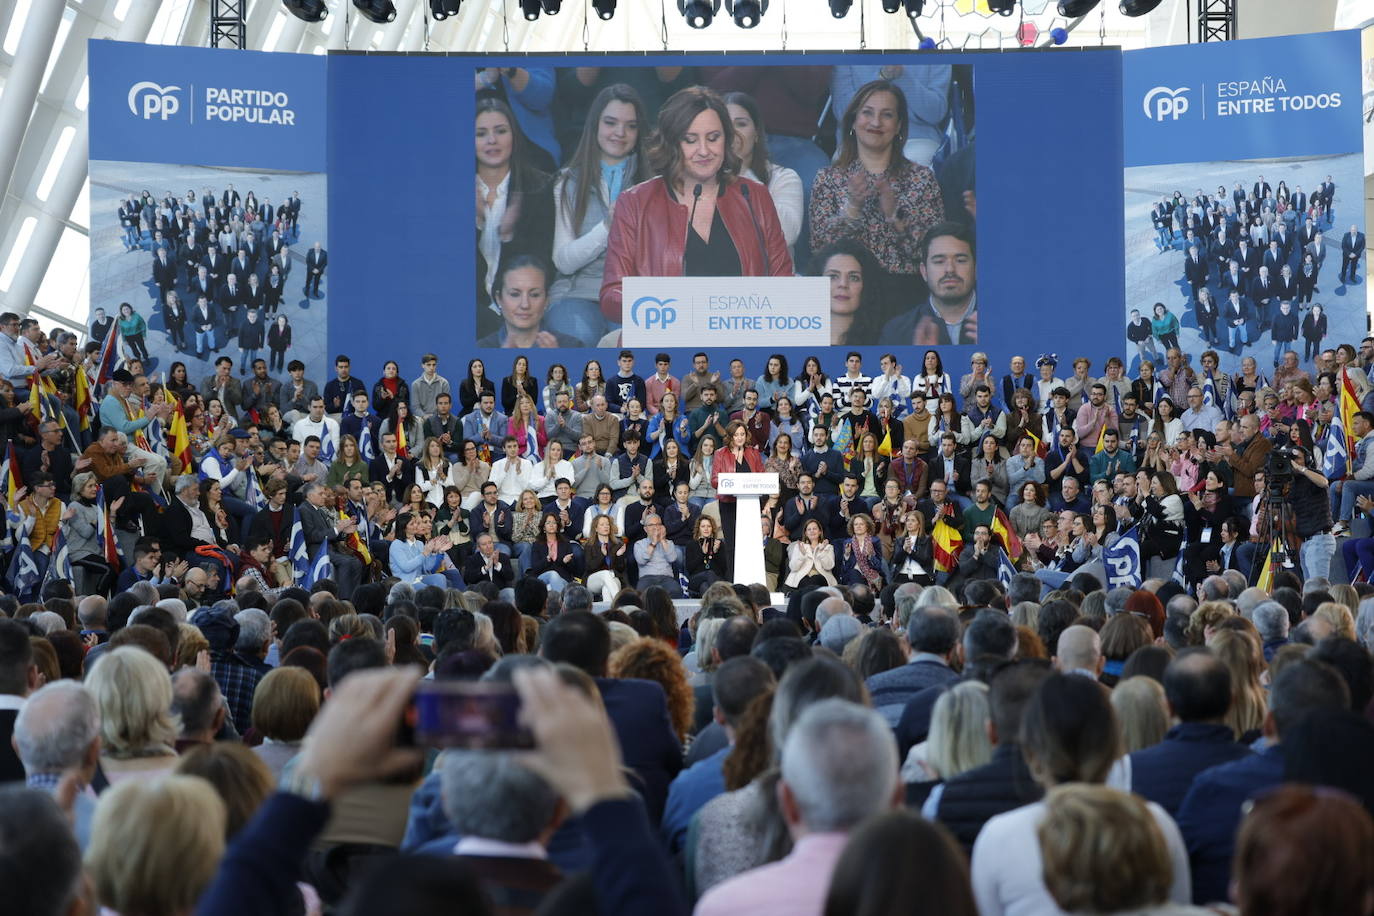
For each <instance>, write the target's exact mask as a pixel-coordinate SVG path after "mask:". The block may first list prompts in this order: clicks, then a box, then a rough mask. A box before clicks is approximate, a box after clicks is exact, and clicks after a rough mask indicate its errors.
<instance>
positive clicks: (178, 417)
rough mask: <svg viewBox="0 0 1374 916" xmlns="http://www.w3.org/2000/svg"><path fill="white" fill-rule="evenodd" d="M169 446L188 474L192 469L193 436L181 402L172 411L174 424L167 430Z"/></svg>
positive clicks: (183, 470) (183, 471)
mask: <svg viewBox="0 0 1374 916" xmlns="http://www.w3.org/2000/svg"><path fill="white" fill-rule="evenodd" d="M167 444H168V446H169V447H170V448H171V449H172V454H173V455H174V456H175V457H176V459H177V460H178V461H180V462H181V467H182V473H188V472H189V471H190V470H191V468H192V458H191V434H190V431H189V430H187V428H186V411H185V410H183V409H182V406H181V402H180V401H177V402H176V409H175V410H173V411H172V422H171V423H170V424H169V425H168V428H167Z"/></svg>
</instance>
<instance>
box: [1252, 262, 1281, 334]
mask: <svg viewBox="0 0 1374 916" xmlns="http://www.w3.org/2000/svg"><path fill="white" fill-rule="evenodd" d="M1278 293H1279V288H1278V284H1276V283H1275V282H1274V280H1273V278H1272V277H1271V276H1270V269H1269V267H1268V266H1265V267H1261V268H1260V269H1259V276H1257V277H1255V279H1254V281H1253V282H1251V284H1250V290H1249V299H1250V303H1251V305H1253V306H1254V316H1253V317H1254V319H1255V320H1256V321H1258V322H1259V329H1260V330H1261V331H1265V330H1268V329H1269V316H1270V309H1269V306H1270V305H1271V300H1272V304H1274V305H1277V304H1278V303H1277V300H1276V298H1275V297H1276V296H1278Z"/></svg>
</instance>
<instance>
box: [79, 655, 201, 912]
mask: <svg viewBox="0 0 1374 916" xmlns="http://www.w3.org/2000/svg"><path fill="white" fill-rule="evenodd" d="M116 651H119V650H116ZM128 651H130V652H140V653H142V654H143V655H147V653H146V652H142V650H140V649H129V650H128ZM147 657H148V658H149V659H151V658H152V656H147ZM107 658H108V657H107ZM106 660H107V659H102V660H101V662H100V664H104V663H105V661H106ZM96 667H97V669H98V668H99V665H97V666H96ZM169 692H170V682H169ZM173 762H175V758H173ZM225 823H226V817H225V810H224V803H223V802H222V801H220V797H219V796H218V795H217V794H216V793H215V789H214V787H213V786H212V785H210V783H208V782H206V781H205V780H204V779H199V778H196V777H193V776H170V775H169V776H166V777H164V778H163V779H158V780H147V781H137V782H126V783H123V784H122V785H116V786H113V787H112V788H110V789H109V790H107V791H106V792H105V793H104V794H103V795H101V796H100V804H99V805H97V807H96V810H95V818H94V819H93V820H92V822H91V842H90V845H89V846H88V847H87V848H86V871H87V873H88V874H89V875H90V878H91V882H92V883H93V884H94V885H95V890H96V893H97V895H98V896H99V898H100V902H101V903H102V904H103V905H104V907H105V911H107V912H114V913H122V914H125V916H183V914H186V913H190V912H191V911H192V910H193V909H194V908H195V905H196V901H197V900H199V899H200V896H201V894H202V893H204V891H205V889H206V888H208V887H209V886H210V882H211V881H212V880H213V879H214V877H215V872H216V871H217V870H218V869H219V861H220V857H221V856H223V854H224V833H225Z"/></svg>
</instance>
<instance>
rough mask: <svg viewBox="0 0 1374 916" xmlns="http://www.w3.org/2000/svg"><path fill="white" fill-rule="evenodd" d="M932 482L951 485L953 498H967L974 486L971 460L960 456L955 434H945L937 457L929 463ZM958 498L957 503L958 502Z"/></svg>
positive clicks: (942, 436) (950, 490) (936, 453)
mask: <svg viewBox="0 0 1374 916" xmlns="http://www.w3.org/2000/svg"><path fill="white" fill-rule="evenodd" d="M928 464H929V467H930V473H929V477H930V482H931V483H934V482H935V481H937V480H943V481H944V482H945V483H946V484H948V485H949V492H950V495H951V496H955V495H956V494H957V496H966V495H967V494H968V492H969V489H970V488H971V487H972V486H973V483H972V481H971V480H970V477H969V460H968V458H966V457H964V456H963V455H960V454H959V449H958V443H957V442H956V440H955V438H954V434H953V433H943V434H942V435H941V436H940V445H939V448H937V449H936V451H935V455H934V456H933V457H932V458H931V459H930V461H929V463H928ZM958 501H959V500H958V498H956V499H955V502H958Z"/></svg>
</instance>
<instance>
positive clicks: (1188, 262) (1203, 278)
mask: <svg viewBox="0 0 1374 916" xmlns="http://www.w3.org/2000/svg"><path fill="white" fill-rule="evenodd" d="M1209 272H1210V268H1209V267H1208V265H1207V258H1206V257H1205V256H1204V255H1203V253H1202V248H1201V246H1199V245H1193V246H1192V247H1191V248H1189V249H1188V253H1187V254H1186V255H1184V258H1183V276H1184V277H1185V278H1186V279H1187V280H1188V285H1189V286H1190V287H1192V290H1193V298H1194V299H1196V298H1197V291H1198V290H1200V289H1202V287H1204V286H1206V285H1207V274H1208V273H1209Z"/></svg>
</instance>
